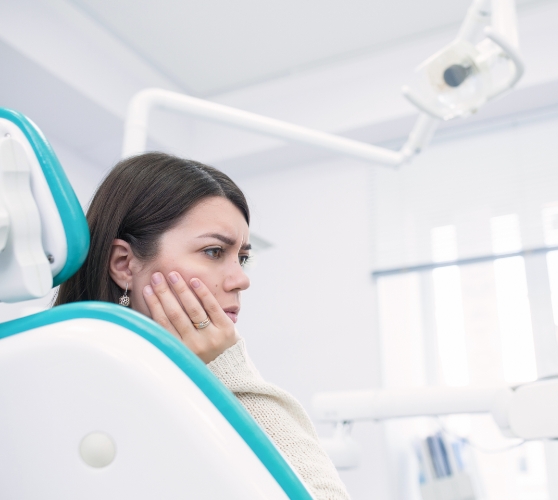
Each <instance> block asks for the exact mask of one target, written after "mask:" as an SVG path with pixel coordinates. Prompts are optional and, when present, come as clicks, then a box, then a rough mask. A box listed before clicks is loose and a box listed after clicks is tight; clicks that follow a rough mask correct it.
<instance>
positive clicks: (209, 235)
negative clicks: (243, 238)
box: [198, 233, 252, 250]
mask: <svg viewBox="0 0 558 500" xmlns="http://www.w3.org/2000/svg"><path fill="white" fill-rule="evenodd" d="M198 238H215V239H216V240H219V241H222V242H223V243H225V244H226V245H230V246H234V244H235V243H236V241H235V240H233V239H231V238H229V237H228V236H225V235H223V234H219V233H206V234H202V235H201V236H198ZM251 248H252V245H250V243H246V244H244V245H242V248H241V250H251Z"/></svg>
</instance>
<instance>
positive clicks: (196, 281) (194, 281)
mask: <svg viewBox="0 0 558 500" xmlns="http://www.w3.org/2000/svg"><path fill="white" fill-rule="evenodd" d="M190 284H191V285H192V286H193V287H194V288H198V287H199V286H200V280H199V279H197V278H192V279H191V280H190Z"/></svg>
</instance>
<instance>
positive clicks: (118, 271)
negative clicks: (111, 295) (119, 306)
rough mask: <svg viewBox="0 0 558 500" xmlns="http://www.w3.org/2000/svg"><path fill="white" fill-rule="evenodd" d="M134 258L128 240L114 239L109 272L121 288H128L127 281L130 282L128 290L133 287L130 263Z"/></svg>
mask: <svg viewBox="0 0 558 500" xmlns="http://www.w3.org/2000/svg"><path fill="white" fill-rule="evenodd" d="M133 258H134V253H133V252H132V247H131V246H130V244H129V243H128V242H127V241H124V240H120V239H115V240H113V242H112V247H111V250H110V259H109V274H110V277H111V278H112V280H113V281H114V282H115V283H116V284H117V285H118V286H119V287H120V288H126V283H128V290H131V289H132V287H131V286H130V285H131V282H132V270H131V269H130V263H131V261H132V259H133Z"/></svg>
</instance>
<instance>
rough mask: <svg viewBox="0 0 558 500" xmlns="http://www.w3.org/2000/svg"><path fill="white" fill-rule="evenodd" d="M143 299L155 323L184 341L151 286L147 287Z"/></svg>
mask: <svg viewBox="0 0 558 500" xmlns="http://www.w3.org/2000/svg"><path fill="white" fill-rule="evenodd" d="M143 299H144V300H145V303H146V304H147V307H148V308H149V312H150V313H151V318H152V319H153V321H155V323H158V324H159V325H161V326H162V327H163V328H164V329H165V330H168V331H169V332H170V333H172V334H173V335H174V336H175V337H178V338H179V339H182V335H181V334H180V333H178V330H177V329H176V328H175V327H174V325H173V324H172V323H171V321H170V319H169V317H168V316H167V314H166V312H165V310H164V309H163V305H162V304H161V302H160V301H159V298H158V297H157V295H156V294H155V291H154V290H153V287H152V286H151V285H147V286H146V287H144V289H143Z"/></svg>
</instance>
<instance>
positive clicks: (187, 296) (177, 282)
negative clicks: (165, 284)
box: [169, 271, 208, 323]
mask: <svg viewBox="0 0 558 500" xmlns="http://www.w3.org/2000/svg"><path fill="white" fill-rule="evenodd" d="M169 281H170V283H171V286H172V289H173V290H174V293H175V294H176V295H177V296H178V298H179V300H180V302H181V304H182V306H183V307H184V310H185V311H186V314H188V316H189V318H190V320H191V321H192V323H201V322H202V321H203V320H205V319H206V318H207V316H208V313H207V312H206V311H205V309H204V307H203V306H202V304H201V303H200V301H199V300H198V298H197V297H196V296H195V295H194V293H193V292H192V290H191V289H190V287H189V286H188V284H187V283H186V282H185V281H184V279H183V278H182V276H181V275H180V274H179V273H177V272H176V271H172V272H171V273H170V274H169Z"/></svg>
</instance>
